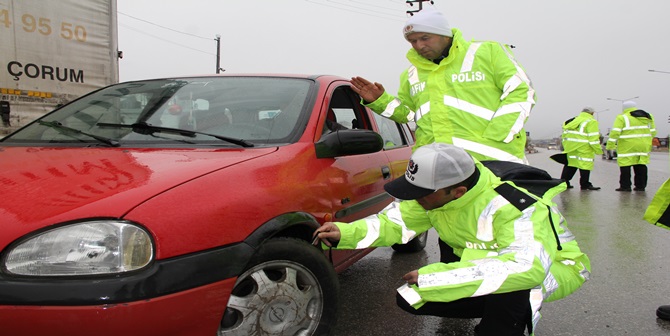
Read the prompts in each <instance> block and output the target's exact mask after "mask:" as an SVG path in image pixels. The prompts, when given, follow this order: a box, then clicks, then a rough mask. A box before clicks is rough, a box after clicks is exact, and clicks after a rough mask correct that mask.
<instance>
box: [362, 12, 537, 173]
mask: <svg viewBox="0 0 670 336" xmlns="http://www.w3.org/2000/svg"><path fill="white" fill-rule="evenodd" d="M404 35H405V39H406V40H407V41H408V42H409V43H410V44H411V45H412V49H410V50H409V51H408V52H407V59H408V60H409V61H410V62H411V64H412V65H411V66H410V67H409V68H408V69H407V70H405V71H404V72H403V73H402V75H401V77H400V88H399V90H398V96H397V97H394V96H393V95H391V94H390V93H388V92H386V91H385V90H384V87H383V86H382V85H381V84H379V83H372V82H370V81H368V80H366V79H364V78H362V77H353V78H352V79H351V83H352V88H353V89H354V91H356V92H357V93H358V94H359V95H360V96H361V97H362V98H363V101H364V104H365V105H366V106H368V107H370V108H371V109H372V110H373V111H374V112H376V113H378V114H381V115H382V116H384V117H387V118H390V119H393V120H395V121H397V122H400V123H406V122H411V121H414V122H416V127H417V128H416V133H415V134H416V146H415V147H414V148H415V149H416V148H418V147H420V146H423V145H426V144H429V143H433V142H444V143H450V144H454V145H456V146H459V147H461V148H464V149H465V150H467V151H468V152H469V153H470V154H471V155H472V156H474V157H475V158H477V159H479V160H502V161H513V162H520V163H527V161H526V157H525V145H526V133H525V130H524V128H523V127H524V124H525V122H526V120H527V118H528V116H529V114H530V111H531V109H532V107H533V106H534V104H535V90H534V89H533V87H532V85H531V81H530V79H529V78H528V76H527V75H526V73H525V71H524V70H523V68H522V67H521V65H520V64H519V63H518V62H517V61H516V60H515V58H514V56H513V55H512V52H511V50H510V48H509V46H507V45H503V44H501V43H497V42H492V41H482V42H479V41H466V40H465V39H464V38H463V36H462V34H461V31H460V30H458V29H455V28H454V29H451V28H450V27H449V24H448V22H447V20H446V19H445V17H444V15H442V13H440V12H438V11H437V10H436V9H435V8H434V7H433V6H426V7H425V8H424V9H423V10H421V11H420V12H418V13H416V14H415V15H414V16H412V17H411V18H409V19H408V20H407V23H406V25H405V27H404Z"/></svg>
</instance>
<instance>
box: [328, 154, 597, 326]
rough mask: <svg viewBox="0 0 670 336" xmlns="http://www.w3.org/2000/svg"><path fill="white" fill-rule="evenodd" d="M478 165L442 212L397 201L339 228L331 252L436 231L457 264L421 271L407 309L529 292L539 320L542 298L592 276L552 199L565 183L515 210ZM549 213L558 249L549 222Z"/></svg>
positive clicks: (496, 182)
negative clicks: (472, 181)
mask: <svg viewBox="0 0 670 336" xmlns="http://www.w3.org/2000/svg"><path fill="white" fill-rule="evenodd" d="M477 167H478V169H479V170H480V172H481V175H480V178H479V181H478V182H477V184H476V185H475V186H474V187H473V188H472V189H471V190H469V191H468V192H466V193H465V194H464V195H463V196H462V197H461V198H459V199H456V200H454V201H451V202H449V203H447V204H446V205H444V206H443V207H441V208H438V209H434V210H431V211H426V210H425V209H423V208H422V207H421V205H419V203H418V202H416V201H401V202H397V201H396V202H393V203H391V204H390V205H389V206H388V207H387V208H386V209H384V211H382V212H381V213H379V214H377V215H373V216H369V217H367V218H364V219H361V220H358V221H355V222H352V223H350V224H347V223H337V226H338V228H339V229H340V232H341V240H340V242H339V244H338V246H337V248H338V249H353V248H356V249H359V248H367V247H372V246H391V245H393V244H396V243H406V242H408V241H409V240H411V239H412V238H413V237H415V236H416V235H418V234H420V233H422V232H425V231H427V230H429V229H430V228H435V230H436V231H437V233H438V235H439V236H440V239H442V240H443V241H444V242H446V243H447V244H448V245H450V246H451V247H453V249H454V253H455V254H456V255H457V256H459V257H460V258H461V260H460V261H458V262H451V263H446V264H445V263H434V264H430V265H427V266H424V267H421V268H420V269H419V280H418V286H416V285H413V286H411V287H410V288H411V292H410V298H409V300H408V302H409V303H410V304H412V306H413V307H415V308H419V307H421V306H422V305H423V304H424V303H425V302H451V301H455V300H458V299H462V298H468V297H475V296H481V295H487V294H495V293H507V292H513V291H518V290H523V289H532V290H531V306H532V307H533V311H534V314H533V316H534V320H535V321H536V322H537V320H538V319H539V313H538V312H539V309H540V307H541V305H542V301H553V300H557V299H560V298H563V297H565V296H567V295H569V294H570V293H572V292H574V291H576V290H577V289H578V288H579V287H580V286H581V285H582V284H583V283H584V282H585V281H586V280H588V277H589V274H590V273H589V272H590V267H591V266H590V262H589V259H588V257H587V256H586V255H585V254H583V253H582V252H581V251H580V249H579V246H578V245H577V242H576V241H575V239H574V236H573V235H572V233H570V231H569V230H568V228H567V224H566V222H565V220H564V218H563V216H561V214H560V213H559V212H558V211H557V210H556V208H555V204H554V203H552V202H551V200H550V199H551V197H553V196H554V195H555V194H557V193H559V192H562V191H564V190H565V189H566V185H565V184H564V183H562V184H560V185H559V186H557V187H554V188H553V189H552V190H553V191H549V192H547V193H546V194H545V197H544V198H542V199H538V200H537V202H535V203H534V204H533V205H532V206H530V207H528V208H526V209H525V210H523V211H520V210H518V209H517V208H516V207H515V206H514V205H512V204H510V202H508V201H507V200H506V199H505V198H504V197H503V196H501V195H500V194H498V193H497V192H496V191H495V190H494V188H495V187H497V186H498V185H500V184H501V183H502V182H501V181H500V179H499V178H498V177H497V176H495V175H494V174H493V173H492V172H491V171H490V170H488V169H487V168H485V167H484V166H483V165H482V164H481V163H479V162H477ZM520 189H521V188H520ZM521 190H523V189H521ZM550 208H551V216H552V219H553V225H554V226H553V227H554V228H555V229H556V233H557V235H558V238H559V240H560V243H561V246H562V250H560V251H559V250H558V249H557V241H556V237H555V236H554V233H553V231H552V223H551V221H550V220H549V217H548V216H549V214H550ZM412 298H413V299H412Z"/></svg>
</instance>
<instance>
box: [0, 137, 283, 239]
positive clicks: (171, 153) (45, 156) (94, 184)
mask: <svg viewBox="0 0 670 336" xmlns="http://www.w3.org/2000/svg"><path fill="white" fill-rule="evenodd" d="M274 151H276V147H272V148H258V149H244V150H241V149H240V150H237V149H167V150H166V149H117V148H42V147H0V171H2V174H1V175H0V195H2V199H0V224H1V225H2V227H1V228H0V230H2V231H3V234H2V235H1V237H2V238H0V249H2V248H3V247H4V246H5V245H6V244H7V243H8V241H4V240H5V239H11V240H13V239H16V238H17V237H19V236H22V235H23V234H25V233H28V232H31V231H33V230H37V229H40V228H42V227H45V226H48V225H53V224H57V223H63V222H67V221H72V220H77V219H81V218H91V217H114V218H120V217H122V216H123V215H124V214H126V213H127V212H128V211H130V210H131V209H132V208H133V207H136V206H137V205H139V204H141V203H142V202H144V201H146V200H147V199H149V198H152V197H155V196H156V195H158V194H160V193H161V192H163V191H165V190H168V189H170V188H172V187H174V186H176V185H179V184H182V183H185V182H187V181H189V180H192V179H195V178H197V177H198V176H202V175H204V174H207V173H210V172H212V171H215V170H219V169H222V168H225V167H228V166H230V165H233V164H236V163H239V162H242V161H246V160H251V159H253V158H256V157H259V156H263V155H267V154H269V153H271V152H274Z"/></svg>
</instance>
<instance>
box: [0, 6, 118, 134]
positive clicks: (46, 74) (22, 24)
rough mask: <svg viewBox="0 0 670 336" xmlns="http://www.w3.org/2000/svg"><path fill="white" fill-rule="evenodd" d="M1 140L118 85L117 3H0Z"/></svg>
mask: <svg viewBox="0 0 670 336" xmlns="http://www.w3.org/2000/svg"><path fill="white" fill-rule="evenodd" d="M0 45H1V47H0V117H2V119H1V120H2V122H1V123H0V134H6V133H9V132H10V131H12V130H14V129H16V128H18V127H20V126H23V125H25V124H27V123H29V122H30V121H32V120H34V119H36V118H38V117H40V116H42V115H44V114H45V113H47V112H50V111H51V110H53V109H54V108H55V107H57V106H58V105H61V104H65V103H67V102H69V101H71V100H72V99H74V98H76V97H79V96H81V95H83V94H85V93H87V92H90V91H92V90H94V89H97V88H100V87H103V86H106V85H109V84H113V83H116V82H118V81H119V63H118V59H119V57H120V53H119V51H118V43H117V19H116V0H86V1H81V0H58V1H55V0H0Z"/></svg>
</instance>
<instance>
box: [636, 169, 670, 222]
mask: <svg viewBox="0 0 670 336" xmlns="http://www.w3.org/2000/svg"><path fill="white" fill-rule="evenodd" d="M643 218H644V220H646V221H647V222H649V223H651V224H654V225H657V226H660V227H662V228H664V229H668V230H670V179H667V180H665V182H664V183H663V185H661V187H660V188H659V189H658V191H656V194H654V198H652V200H651V203H649V206H648V207H647V210H646V211H645V212H644V217H643Z"/></svg>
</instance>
